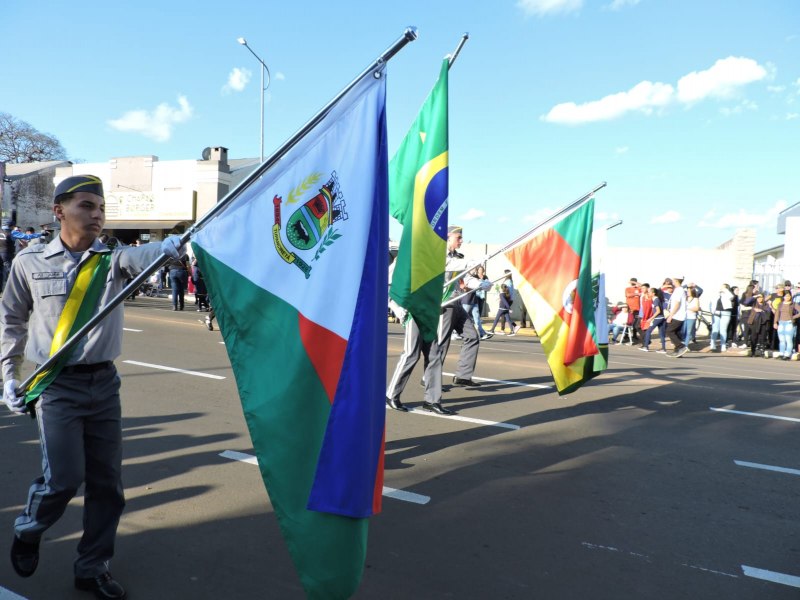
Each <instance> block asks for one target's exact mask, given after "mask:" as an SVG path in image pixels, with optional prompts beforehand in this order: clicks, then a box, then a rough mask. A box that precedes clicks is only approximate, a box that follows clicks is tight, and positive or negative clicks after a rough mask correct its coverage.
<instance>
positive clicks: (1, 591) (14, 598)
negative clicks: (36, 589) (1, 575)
mask: <svg viewBox="0 0 800 600" xmlns="http://www.w3.org/2000/svg"><path fill="white" fill-rule="evenodd" d="M0 600H26V599H25V598H24V597H23V596H20V595H19V594H15V593H14V592H12V591H11V590H7V589H6V588H4V587H0Z"/></svg>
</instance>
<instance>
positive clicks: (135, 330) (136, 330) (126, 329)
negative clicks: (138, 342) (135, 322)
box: [122, 327, 144, 333]
mask: <svg viewBox="0 0 800 600" xmlns="http://www.w3.org/2000/svg"><path fill="white" fill-rule="evenodd" d="M122 331H133V332H134V333H142V331H144V330H143V329H129V328H127V327H123V328H122Z"/></svg>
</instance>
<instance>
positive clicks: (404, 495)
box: [0, 450, 431, 600]
mask: <svg viewBox="0 0 800 600" xmlns="http://www.w3.org/2000/svg"><path fill="white" fill-rule="evenodd" d="M219 455H220V456H221V457H222V458H229V459H231V460H237V461H239V462H243V463H247V464H248V465H258V459H256V457H255V456H253V455H252V454H245V453H244V452H235V451H234V450H225V451H224V452H220V454H219ZM383 495H384V496H386V497H387V498H394V499H395V500H402V501H403V502H411V503H412V504H427V503H428V502H430V501H431V497H430V496H423V495H422V494H415V493H414V492H407V491H405V490H398V489H395V488H390V487H386V486H383ZM0 600H3V598H2V596H0Z"/></svg>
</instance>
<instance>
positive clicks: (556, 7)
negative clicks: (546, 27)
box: [517, 0, 583, 17]
mask: <svg viewBox="0 0 800 600" xmlns="http://www.w3.org/2000/svg"><path fill="white" fill-rule="evenodd" d="M517 6H518V7H519V8H521V9H522V11H523V12H524V13H525V14H526V15H533V16H536V17H544V16H546V15H554V14H559V13H564V14H566V13H571V12H575V11H577V10H580V9H581V7H582V6H583V0H519V2H517Z"/></svg>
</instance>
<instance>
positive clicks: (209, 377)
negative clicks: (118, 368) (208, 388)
mask: <svg viewBox="0 0 800 600" xmlns="http://www.w3.org/2000/svg"><path fill="white" fill-rule="evenodd" d="M122 362H124V363H127V364H129V365H137V366H139V367H150V368H151V369H160V370H162V371H174V372H175V373H183V374H185V375H194V376H196V377H207V378H208V379H225V377H223V376H222V375H211V374H210V373H201V372H200V371H187V370H186V369H178V368H176V367H165V366H164V365H153V364H150V363H143V362H139V361H138V360H123V361H122Z"/></svg>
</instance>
